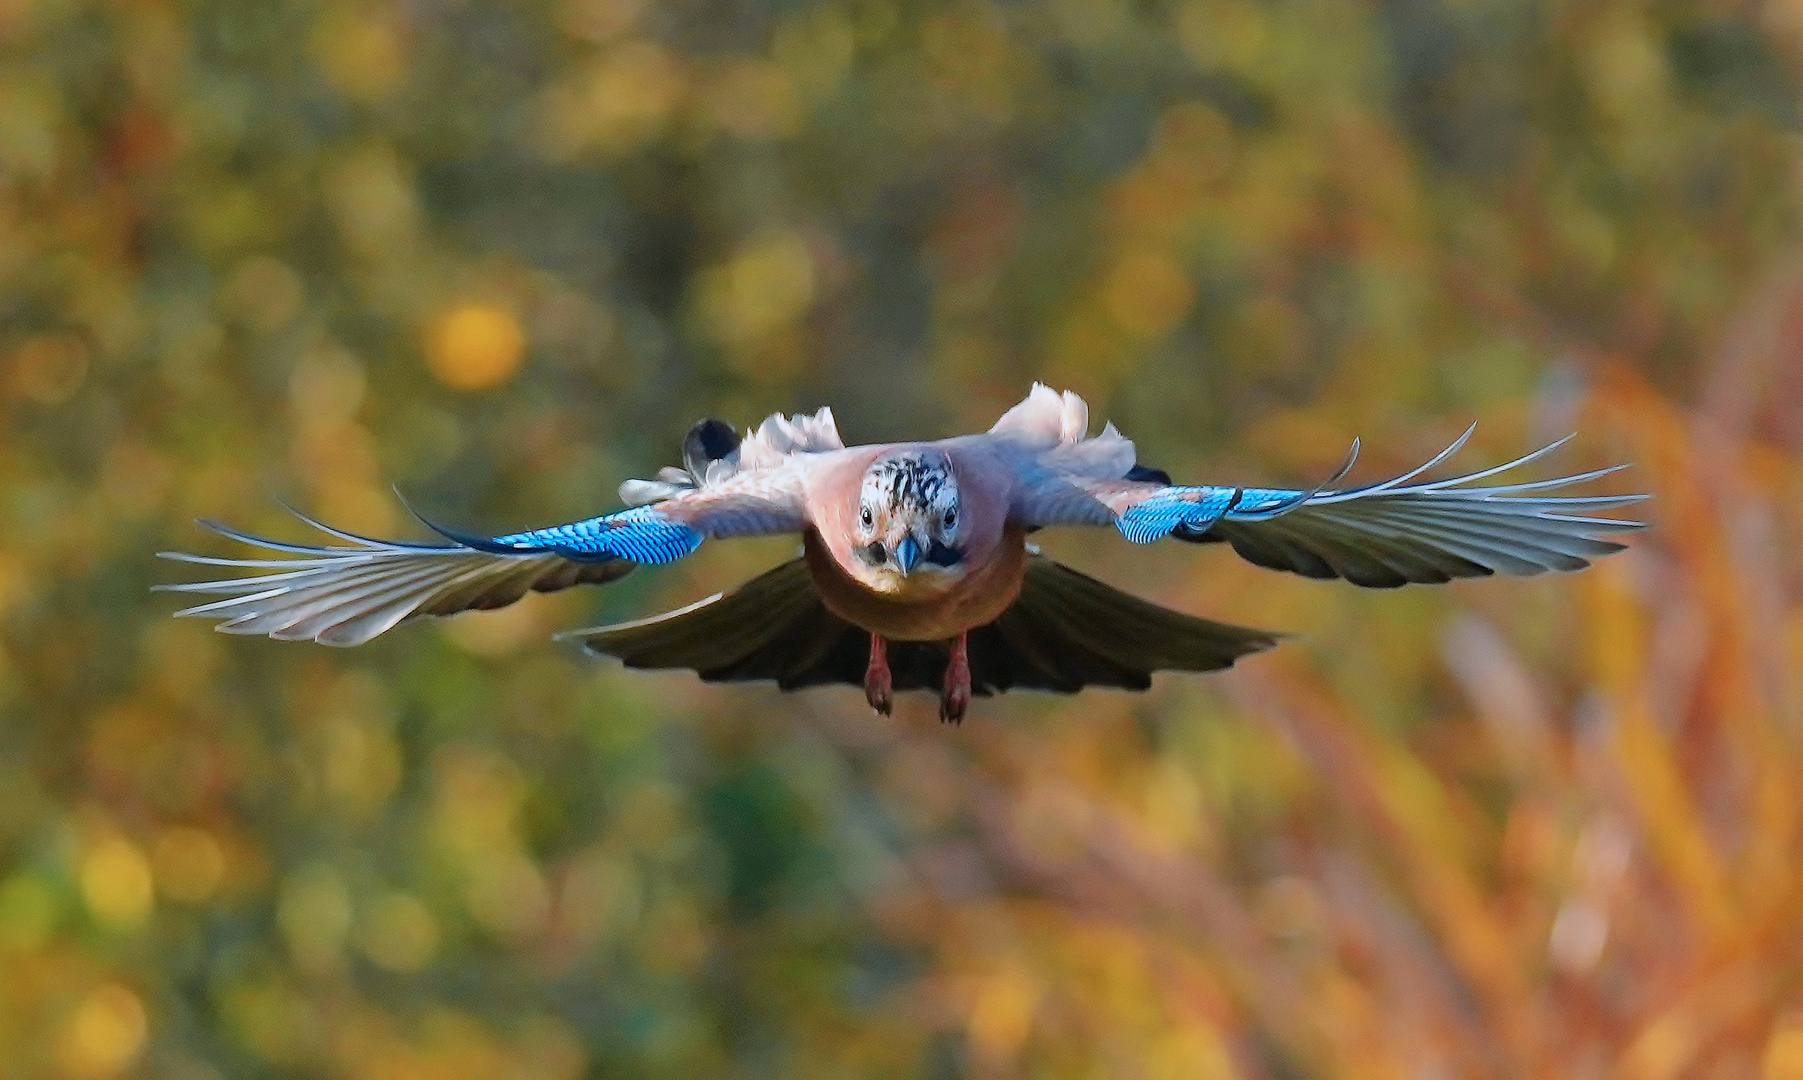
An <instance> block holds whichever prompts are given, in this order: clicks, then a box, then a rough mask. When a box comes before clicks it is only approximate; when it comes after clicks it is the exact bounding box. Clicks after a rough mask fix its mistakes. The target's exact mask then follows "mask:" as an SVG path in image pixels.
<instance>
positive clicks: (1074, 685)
mask: <svg viewBox="0 0 1803 1080" xmlns="http://www.w3.org/2000/svg"><path fill="white" fill-rule="evenodd" d="M560 636H561V637H564V638H568V639H572V640H576V641H580V642H582V644H583V645H584V646H585V647H586V648H587V649H588V650H589V651H590V652H594V653H599V654H602V655H607V656H614V657H618V658H619V659H620V660H621V661H623V662H624V663H625V664H626V666H627V667H632V668H682V669H688V670H693V671H695V672H696V673H697V674H699V675H700V676H701V678H703V679H704V680H707V681H709V682H757V681H769V682H775V683H776V684H777V685H778V686H779V687H781V688H782V689H785V690H793V689H799V688H801V687H805V686H821V685H829V684H840V683H843V684H846V685H850V686H862V685H863V682H864V668H865V664H866V661H867V660H868V658H869V648H870V635H869V634H868V633H867V632H866V631H864V630H862V629H860V628H858V627H856V626H853V625H852V624H850V623H848V622H846V621H844V620H843V619H840V618H839V617H838V616H836V615H834V614H833V613H832V612H830V611H828V610H827V609H826V605H825V604H823V603H822V602H821V600H820V598H819V596H818V595H817V594H816V593H815V592H814V588H813V584H812V582H811V581H810V580H809V577H808V572H807V568H806V566H805V565H803V563H802V561H801V560H799V559H797V560H795V561H793V562H788V563H784V564H783V565H781V566H778V567H776V568H775V569H773V570H770V571H769V572H767V573H764V574H762V575H760V576H758V577H756V578H753V579H752V580H750V581H748V582H746V583H745V584H744V585H742V586H740V587H739V588H738V589H735V590H734V591H732V592H730V593H724V594H720V595H716V596H712V597H709V598H708V599H706V600H703V601H700V602H699V603H695V604H691V605H689V606H688V607H686V608H682V609H679V610H677V611H672V612H668V613H666V614H663V615H657V616H654V617H652V618H648V619H639V620H635V621H633V622H627V623H619V624H616V625H613V626H604V627H598V628H595V629H590V630H577V631H572V632H571V633H568V634H563V635H560ZM1278 638H1279V635H1276V634H1271V633H1267V632H1265V631H1262V630H1251V629H1247V628H1244V627H1238V626H1229V625H1227V624H1225V623H1218V622H1212V621H1210V620H1208V619H1199V618H1196V617H1195V616H1192V615H1185V614H1183V613H1181V612H1177V611H1172V610H1170V609H1169V608H1163V607H1159V606H1158V605H1156V604H1153V603H1150V602H1148V601H1145V600H1141V599H1139V598H1138V597H1136V596H1132V595H1129V594H1128V593H1124V592H1122V591H1120V590H1119V589H1115V588H1113V587H1112V586H1109V585H1105V584H1103V583H1102V582H1100V581H1097V580H1096V579H1095V578H1092V577H1089V576H1087V575H1085V574H1081V573H1078V572H1077V571H1075V570H1072V569H1071V568H1070V567H1068V566H1063V565H1061V564H1059V563H1056V562H1053V561H1052V560H1051V559H1048V558H1045V557H1043V556H1033V557H1031V558H1030V559H1029V560H1028V563H1027V571H1026V577H1025V580H1024V581H1023V583H1022V585H1021V593H1020V598H1019V599H1018V600H1016V601H1015V603H1014V605H1013V606H1012V607H1010V608H1009V609H1008V610H1007V611H1005V612H1003V614H1002V616H1001V618H999V619H997V620H996V621H995V622H993V623H990V624H988V625H987V626H980V627H978V628H976V629H974V630H972V631H971V632H970V635H969V639H968V642H969V649H970V653H969V655H970V670H971V692H972V693H974V694H977V695H980V696H982V695H990V694H998V693H1001V692H1002V691H1005V690H1050V691H1055V692H1059V693H1074V692H1076V691H1078V690H1081V689H1083V688H1084V687H1086V686H1112V687H1119V688H1123V689H1128V690H1144V689H1146V688H1147V687H1149V686H1151V684H1152V673H1153V672H1155V671H1215V670H1219V669H1221V668H1225V667H1230V666H1232V664H1233V662H1234V661H1235V660H1236V659H1238V658H1239V657H1241V656H1245V655H1247V654H1248V653H1255V652H1262V651H1263V650H1265V649H1268V648H1270V647H1272V646H1273V645H1275V644H1277V641H1278ZM947 656H948V643H946V642H939V641H930V642H929V641H891V642H889V667H890V670H891V672H892V675H893V678H894V686H895V689H896V690H932V691H935V692H937V691H938V690H939V688H940V686H941V684H942V682H943V681H944V677H945V666H946V661H947Z"/></svg>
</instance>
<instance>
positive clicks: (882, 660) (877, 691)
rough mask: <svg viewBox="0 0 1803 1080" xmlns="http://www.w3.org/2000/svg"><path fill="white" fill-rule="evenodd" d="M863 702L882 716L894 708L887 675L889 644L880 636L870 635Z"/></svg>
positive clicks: (893, 698) (892, 691)
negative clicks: (868, 663)
mask: <svg viewBox="0 0 1803 1080" xmlns="http://www.w3.org/2000/svg"><path fill="white" fill-rule="evenodd" d="M864 700H865V701H868V702H870V707H871V708H873V709H875V710H876V711H877V712H880V713H882V714H883V715H884V716H888V715H889V710H890V709H892V708H894V706H895V691H894V680H893V679H891V677H890V675H889V644H888V643H887V642H885V641H884V640H883V636H882V635H881V634H872V635H870V665H869V666H868V667H866V668H865V669H864Z"/></svg>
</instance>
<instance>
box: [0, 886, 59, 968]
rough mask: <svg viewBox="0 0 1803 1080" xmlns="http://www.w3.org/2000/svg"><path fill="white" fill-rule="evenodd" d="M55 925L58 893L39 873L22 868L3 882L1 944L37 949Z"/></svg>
mask: <svg viewBox="0 0 1803 1080" xmlns="http://www.w3.org/2000/svg"><path fill="white" fill-rule="evenodd" d="M55 927H56V896H55V895H54V894H52V893H51V891H50V887H49V886H48V885H45V884H44V881H43V879H42V878H40V877H38V876H37V875H36V874H31V873H26V872H23V871H21V872H20V873H17V874H14V875H13V876H12V877H9V878H7V879H6V883H5V884H0V946H6V947H8V948H14V949H35V948H37V947H38V946H39V945H41V944H43V942H44V939H45V938H47V937H49V936H50V931H51V930H53V929H55Z"/></svg>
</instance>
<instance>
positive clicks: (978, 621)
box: [806, 534, 1026, 641]
mask: <svg viewBox="0 0 1803 1080" xmlns="http://www.w3.org/2000/svg"><path fill="white" fill-rule="evenodd" d="M806 554H807V565H808V571H809V573H810V574H811V575H812V576H813V580H814V589H815V591H816V592H818V593H819V594H820V600H821V602H822V603H824V604H825V605H826V607H827V610H828V611H831V612H832V613H833V614H835V615H837V616H839V617H840V618H841V619H844V620H845V621H846V622H849V623H852V624H853V625H855V626H858V627H861V628H863V629H865V630H868V631H870V632H871V633H873V634H881V635H882V636H883V637H886V638H889V639H890V640H892V641H944V640H946V639H947V638H953V637H957V636H958V635H959V634H962V633H964V632H965V631H966V630H971V629H974V628H976V627H979V626H983V625H986V624H988V623H992V622H994V621H995V620H996V619H998V618H1000V617H1001V614H1002V612H1004V611H1006V610H1008V607H1009V605H1011V604H1013V603H1014V601H1015V598H1016V597H1018V596H1019V595H1020V585H1021V577H1022V575H1023V574H1024V573H1025V571H1026V544H1025V542H1024V539H1023V538H1022V537H1020V536H1018V535H1008V536H1005V537H1004V538H1003V541H1002V544H1001V545H1000V547H999V548H998V549H997V551H996V553H995V554H994V555H993V556H992V557H991V558H990V559H989V560H988V561H987V562H985V563H984V564H983V565H982V566H979V567H973V568H972V569H970V570H969V571H968V572H967V573H965V574H964V575H963V576H962V577H960V578H958V579H957V580H955V581H951V582H947V583H945V584H944V585H938V584H937V583H935V582H931V581H929V580H927V579H926V578H925V576H924V575H923V576H922V580H921V581H920V583H919V585H918V586H914V587H912V588H910V589H904V590H902V591H898V592H878V591H876V590H875V589H872V588H869V587H868V586H866V585H864V584H863V583H861V582H859V581H858V580H857V579H856V578H853V577H852V576H851V575H850V574H847V573H846V572H845V570H844V569H843V568H842V567H840V566H839V564H838V563H837V562H835V561H833V557H832V555H831V554H830V553H829V552H828V551H827V550H826V549H825V547H824V546H823V545H822V544H821V543H820V542H819V541H818V540H817V539H816V538H815V537H814V536H813V535H812V534H809V535H808V537H807V539H806Z"/></svg>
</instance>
